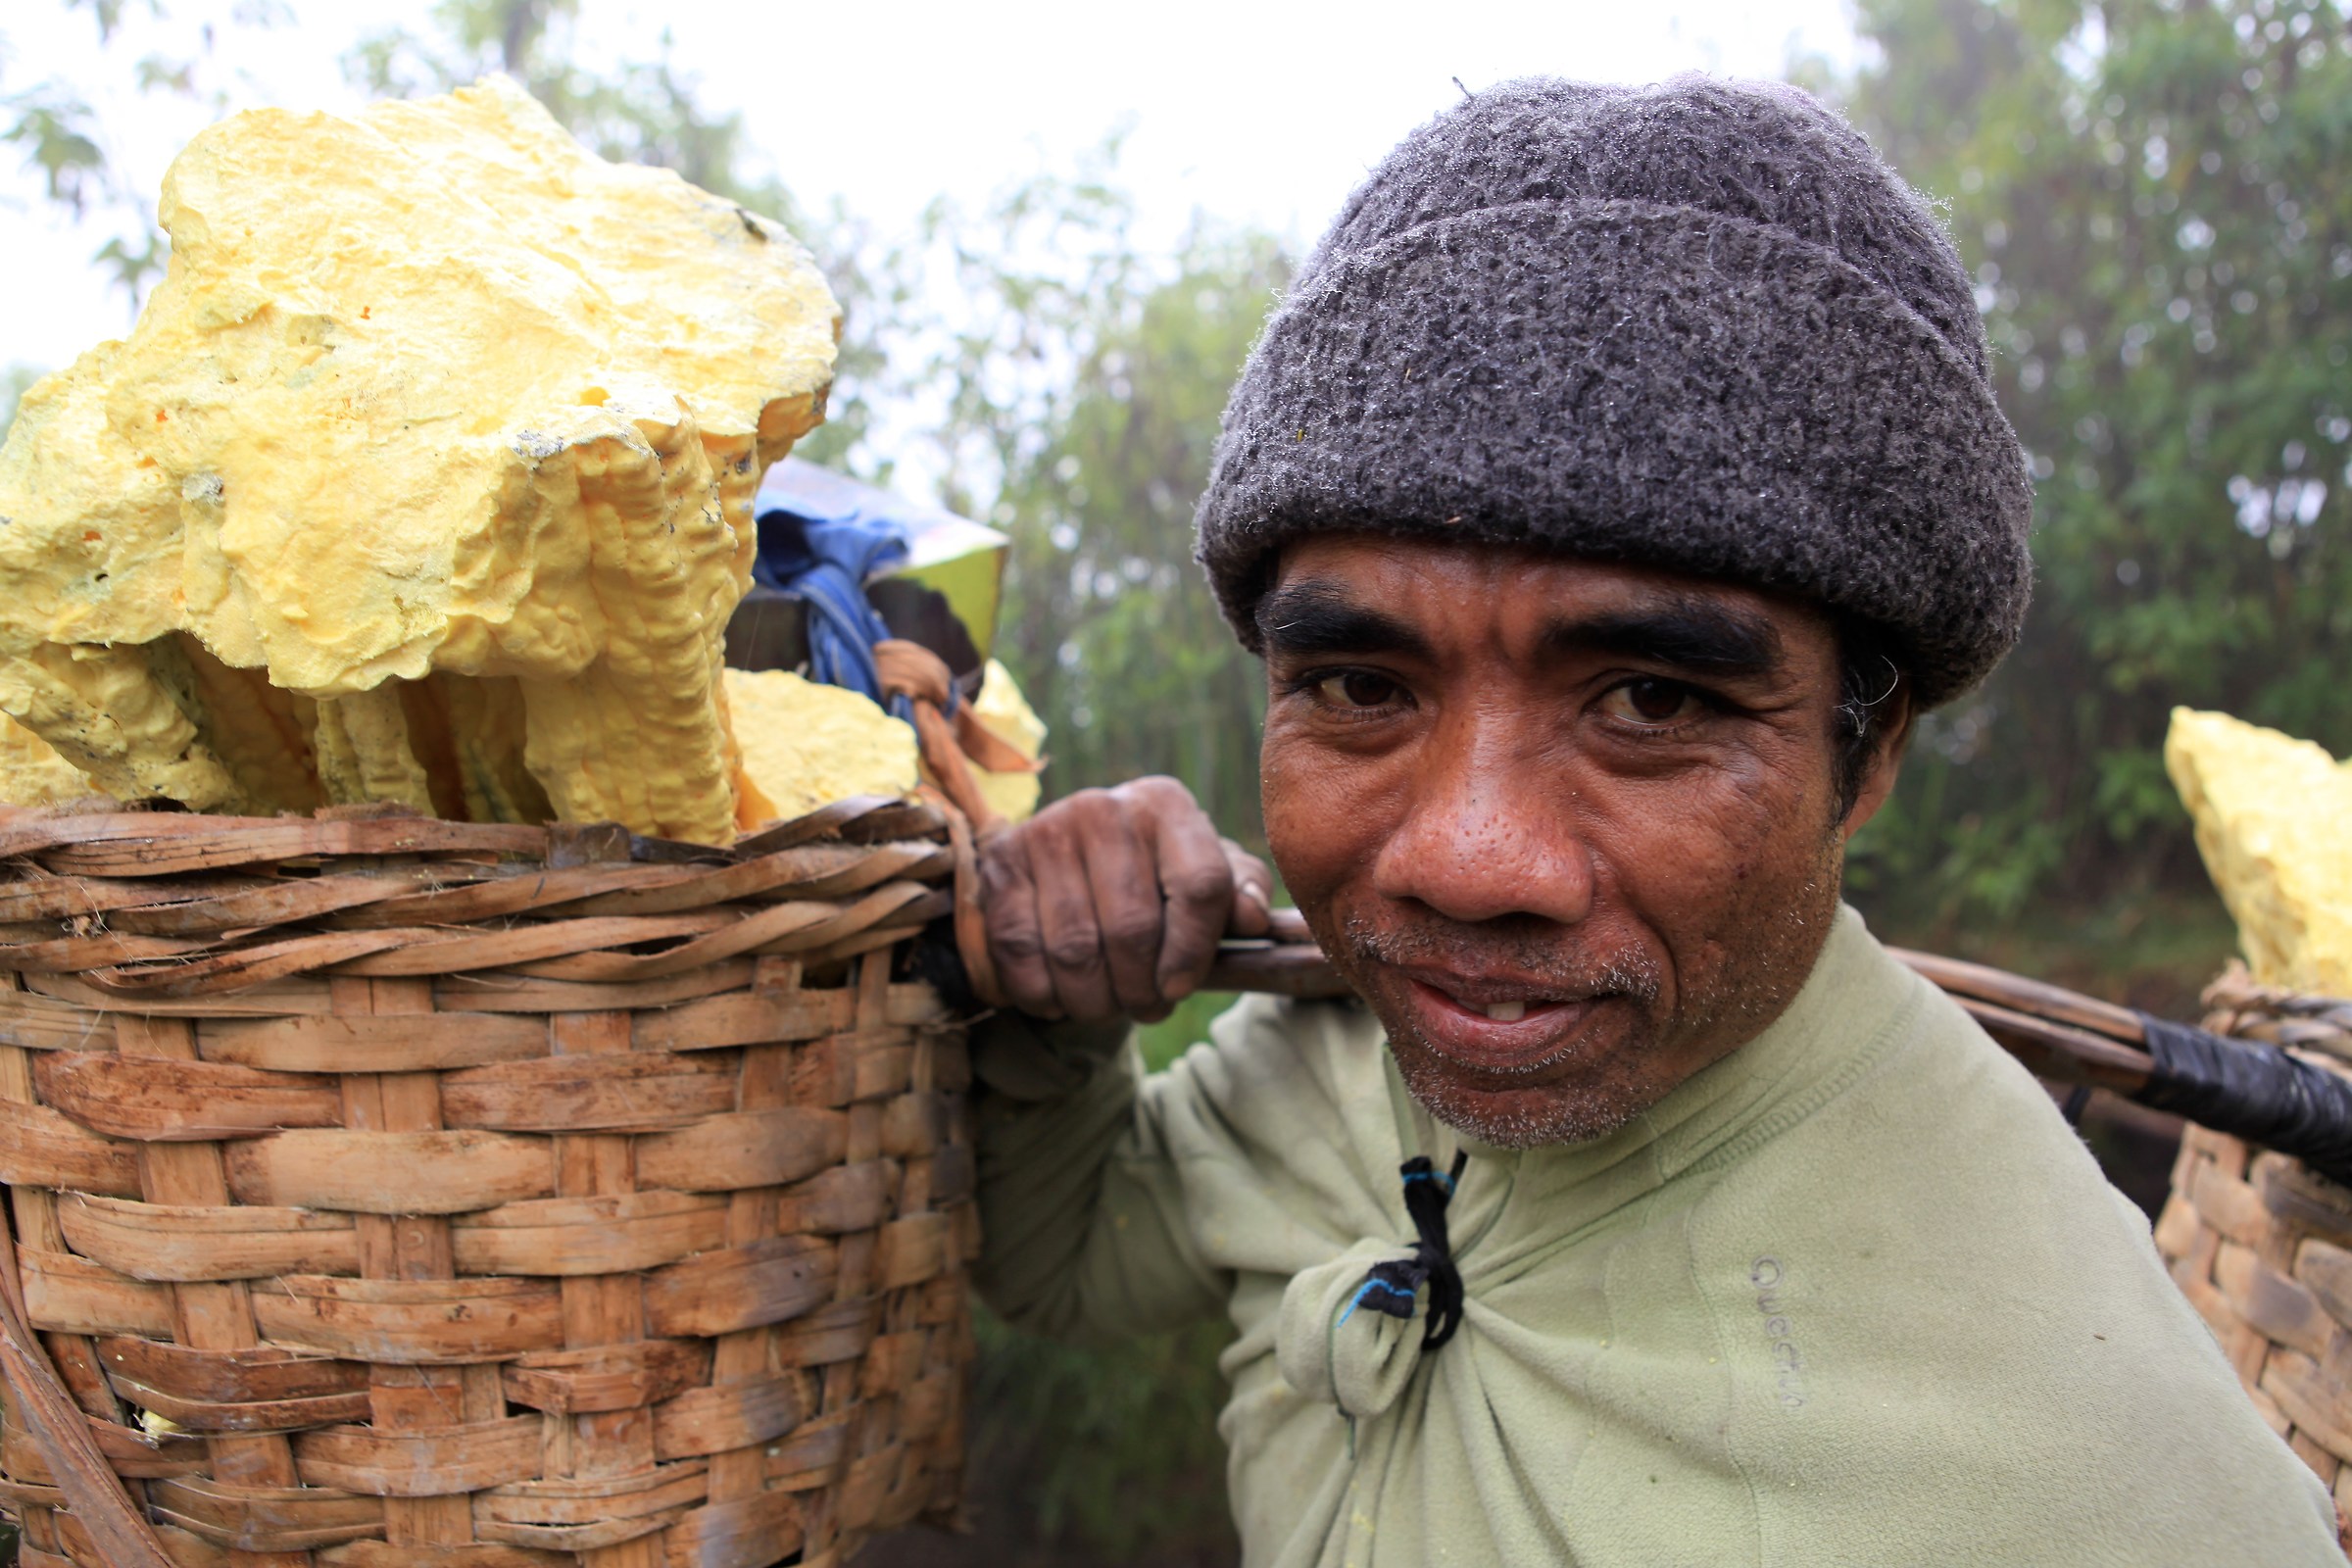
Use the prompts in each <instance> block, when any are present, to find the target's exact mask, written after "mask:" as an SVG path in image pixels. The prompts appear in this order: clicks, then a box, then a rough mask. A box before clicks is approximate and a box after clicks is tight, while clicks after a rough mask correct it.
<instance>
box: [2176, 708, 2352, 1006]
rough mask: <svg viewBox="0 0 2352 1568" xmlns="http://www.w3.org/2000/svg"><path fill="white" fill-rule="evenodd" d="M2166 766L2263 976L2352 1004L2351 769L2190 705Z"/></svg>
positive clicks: (2180, 714)
mask: <svg viewBox="0 0 2352 1568" xmlns="http://www.w3.org/2000/svg"><path fill="white" fill-rule="evenodd" d="M2164 761H2165V766H2166V768H2167V769H2169V770H2170V772H2171V773H2172V775H2173V783H2174V785H2175V786H2176V787H2177V788H2178V789H2179V790H2180V799H2181V800H2182V802H2183V803H2185V804H2186V805H2187V807H2188V809H2189V814H2190V815H2191V816H2192V817H2194V818H2195V819H2196V830H2197V848H2198V850H2199V851H2200V852H2202V853H2203V855H2204V857H2205V868H2206V870H2208V871H2209V872H2211V873H2212V875H2213V881H2214V885H2215V886H2216V887H2217V888H2219V889H2220V890H2221V894H2222V902H2223V903H2225V904H2227V905H2228V906H2229V912H2230V914H2231V915H2232V916H2234V917H2235V919H2236V921H2237V931H2238V942H2239V945H2240V946H2241V947H2243V948H2244V949H2245V954H2246V961H2247V963H2248V965H2249V966H2250V967H2251V968H2252V969H2253V971H2254V977H2255V978H2256V979H2257V980H2260V981H2262V982H2264V983H2265V984H2267V985H2276V986H2286V987H2291V988H2293V989H2295V990H2298V991H2313V992H2318V993H2320V994H2322V995H2325V996H2331V997H2352V765H2348V764H2345V763H2341V762H2338V761H2336V760H2335V759H2333V758H2331V757H2329V756H2328V755H2327V752H2326V751H2324V750H2323V749H2321V748H2320V747H2318V746H2315V745H2313V744H2312V743H2311V742H2309V741H2299V740H2296V739H2294V738H2292V737H2291V736H2286V735H2281V734H2279V733H2278V731H2277V730H2273V729H2263V728H2260V727H2259V726H2257V725H2253V724H2247V723H2243V722H2241V721H2240V720H2238V719H2234V718H2231V717H2229V715H2228V714H2227V713H2200V712H2194V711H2190V710H2188V709H2185V708H2177V709H2175V710H2173V722H2172V729H2171V732H2170V733H2169V734H2168V735H2167V736H2166V738H2165V743H2164Z"/></svg>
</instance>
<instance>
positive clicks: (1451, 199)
mask: <svg viewBox="0 0 2352 1568" xmlns="http://www.w3.org/2000/svg"><path fill="white" fill-rule="evenodd" d="M1987 372H1988V351H1987V349H1986V346H1985V331H1984V328H1983V326H1982V324H1981V323H1980V322H1979V320H1978V319H1977V310H1976V303H1975V299H1974V297H1973V293H1972V290H1971V288H1970V284H1969V279H1968V276H1967V274H1966V272H1965V271H1964V270H1962V268H1961V264H1960V258H1959V255H1958V254H1957V252H1955V251H1954V249H1953V248H1952V243H1951V241H1950V239H1949V238H1948V237H1947V236H1946V235H1945V233H1944V231H1943V229H1942V227H1941V225H1940V224H1939V223H1938V222H1937V221H1936V217H1935V215H1934V214H1933V213H1932V212H1931V211H1930V210H1929V208H1928V206H1927V204H1926V202H1925V201H1924V200H1923V199H1922V198H1921V197H1920V196H1919V195H1918V194H1917V193H1915V192H1914V191H1912V190H1911V189H1910V187H1909V186H1907V185H1905V184H1904V183H1903V182H1902V180H1901V179H1900V178H1899V177H1897V176H1896V175H1895V174H1894V172H1892V171H1891V170H1889V169H1888V168H1887V165H1886V164H1885V163H1884V162H1883V161H1882V160H1881V159H1880V158H1879V156H1878V155H1877V154H1876V153H1875V152H1873V151H1872V150H1871V148H1870V145H1869V144H1868V143H1867V142H1865V141H1864V140H1863V139H1862V137H1861V136H1860V135H1858V134H1857V133H1856V132H1854V131H1853V130H1852V129H1851V128H1849V127H1848V126H1847V125H1846V124H1845V123H1843V122H1842V121H1840V120H1839V119H1838V118H1837V117H1836V116H1835V115H1833V114H1831V113H1830V112H1829V111H1828V110H1826V109H1824V108H1822V107H1821V105H1820V104H1818V103H1816V102H1815V101H1814V100H1813V99H1812V98H1811V97H1809V96H1808V95H1806V94H1805V93H1803V92H1801V91H1799V90H1797V89H1795V88H1793V87H1787V86H1781V85H1777V84H1757V83H1740V82H1727V81H1717V80H1709V79H1707V78H1704V77H1699V76H1682V77H1677V78H1676V79H1674V80H1671V81H1668V82H1665V83H1663V84H1661V85H1656V86H1650V87H1618V86H1594V85H1588V84H1583V83H1577V82H1567V81H1558V80H1548V79H1529V80H1524V81H1515V82H1509V83H1506V84H1504V85H1502V86H1499V87H1495V88H1494V89H1492V90H1490V91H1487V92H1483V93H1480V94H1478V95H1477V96H1475V97H1474V98H1472V99H1470V100H1469V101H1468V102H1466V103H1463V104H1461V105H1460V106H1458V107H1456V108H1454V109H1452V110H1450V111H1448V112H1447V113H1446V114H1443V115H1441V116H1439V117H1438V118H1437V119H1436V120H1434V121H1432V122H1431V123H1428V124H1427V125H1424V126H1423V127H1422V128H1421V129H1419V130H1418V131H1416V132H1414V133H1413V134H1412V135H1411V136H1410V137H1408V138H1406V140H1405V141H1404V142H1403V143H1402V144H1401V145H1399V146H1398V147H1397V149H1396V151H1394V152H1393V153H1391V154H1390V155H1389V157H1388V159H1387V160H1386V161H1385V162H1384V163H1382V164H1381V166H1380V167H1379V168H1378V169H1377V170H1375V171H1374V172H1373V173H1372V175H1371V177H1370V178H1369V179H1368V180H1366V181H1365V183H1364V184H1363V186H1362V187H1361V188H1360V189H1358V190H1357V191H1356V192H1355V194H1354V195H1353V196H1352V197H1350V198H1349V199H1348V204H1347V206H1346V207H1345V208H1344V209H1343V210H1342V212H1341V213H1340V216H1339V219H1338V221H1336V222H1335V223H1334V224H1333V225H1332V228H1331V232H1330V233H1329V234H1327V235H1325V236H1324V239H1323V242H1322V244H1321V245H1320V246H1319V247H1317V249H1316V251H1315V253H1314V254H1313V255H1312V256H1311V257H1310V258H1309V259H1308V261H1307V263H1306V265H1305V267H1304V269H1303V270H1301V272H1300V274H1299V278H1298V280H1297V282H1296V284H1295V285H1294V287H1293V289H1292V291H1291V293H1290V295H1289V296H1288V298H1286V299H1285V300H1284V302H1283V303H1282V305H1281V306H1280V307H1279V308H1278V309H1277V310H1276V312H1275V313H1274V316H1273V318H1272V319H1270V320H1269V321H1268V323H1267V326H1266V331H1265V335H1264V336H1263V338H1261V339H1260V341H1259V343H1258V345H1257V347H1256V349H1255V350H1254V351H1253V352H1252V353H1251V355H1250V363H1249V365H1248V367H1247V368H1245V369H1244V370H1243V372H1242V378H1241V380H1240V382H1239V383H1238V384H1237V385H1236V386H1235V388H1234V391H1233V397H1232V400H1231V402H1230V403H1229V404H1228V405H1227V407H1226V411H1225V420H1224V431H1223V434H1222V436H1221V437H1220V439H1219V441H1218V445H1217V455H1216V462H1215V465H1214V467H1213V470H1212V472H1211V475H1210V479H1209V485H1208V489H1207V492H1206V493H1205V494H1204V495H1203V496H1202V498H1201V506H1200V512H1199V518H1198V520H1199V527H1200V538H1199V555H1200V559H1201V564H1203V565H1204V566H1205V567H1206V568H1207V569H1208V573H1209V578H1210V581H1211V583H1212V584H1213V585H1214V587H1215V589H1216V593H1217V597H1218V600H1219V602H1220V603H1221V604H1222V605H1223V607H1224V610H1225V613H1226V616H1227V617H1228V618H1229V619H1230V620H1231V621H1232V622H1233V625H1234V627H1235V629H1236V630H1237V631H1238V632H1239V633H1240V635H1241V637H1242V640H1243V641H1244V642H1245V643H1247V644H1249V645H1250V647H1252V648H1256V647H1257V646H1258V636H1257V630H1256V626H1255V624H1254V622H1253V620H1252V614H1253V612H1254V609H1255V606H1256V602H1257V600H1258V598H1259V597H1260V596H1261V595H1262V594H1263V593H1264V591H1265V589H1266V586H1267V583H1268V578H1269V574H1270V571H1271V567H1272V562H1273V557H1274V552H1275V551H1276V550H1277V549H1278V548H1279V547H1280V546H1281V545H1282V543H1283V542H1284V541H1285V540H1288V539H1292V538H1295V537H1297V536H1299V535H1300V534H1304V533H1310V532H1316V533H1321V532H1334V531H1343V530H1344V531H1358V532H1375V533H1387V534H1392V535H1407V536H1421V537H1431V538H1444V539H1459V538H1463V537H1471V538H1478V539H1486V540H1493V541H1497V542H1507V543H1519V544H1531V545H1536V546H1541V547H1544V548H1550V549H1555V550H1558V551H1560V552H1562V553H1565V554H1571V555H1577V556H1586V557H1592V558H1595V559H1599V560H1606V561H1619V562H1630V563H1640V564H1650V565H1660V566H1668V567H1673V568H1676V569H1680V570H1685V571H1690V572H1694V573H1697V574H1700V575H1702V576H1709V577H1718V578H1726V579H1732V580H1736V581H1740V582H1743V583H1749V584H1753V585H1756V586H1759V587H1766V588H1773V589H1778V590H1782V591H1786V592H1791V593H1795V594H1799V595H1803V596H1805V597H1807V598H1811V599H1814V600H1816V601H1818V602H1820V603H1822V604H1824V605H1826V606H1828V607H1829V608H1831V609H1832V610H1833V611H1835V612H1838V613H1842V614H1844V615H1847V616H1852V617H1859V618H1861V619H1863V620H1866V621H1868V622H1872V623H1875V625H1876V626H1878V627H1879V628H1880V629H1881V630H1882V631H1883V632H1885V633H1886V634H1887V635H1889V636H1891V637H1892V638H1893V640H1894V642H1895V644H1896V646H1897V647H1898V648H1899V649H1900V650H1901V651H1902V654H1903V655H1904V657H1905V662H1906V665H1907V667H1908V669H1909V671H1910V673H1911V676H1912V679H1913V682H1914V687H1913V691H1914V697H1915V700H1916V701H1917V702H1918V703H1919V704H1920V705H1921V706H1923V707H1933V706H1935V705H1936V704H1938V703H1941V702H1944V701H1946V700H1948V699H1949V698H1951V697H1954V696H1956V695H1958V694H1959V693H1961V692H1963V691H1965V690H1966V689H1968V688H1969V687H1970V686H1972V685H1974V684H1976V682H1978V681H1979V680H1981V679H1983V678H1984V677H1985V674H1986V673H1988V672H1989V671H1990V670H1991V668H1992V666H1993V665H1994V664H1996V663H1998V662H2000V659H2001V657H2002V655H2004V654H2005V653H2007V652H2008V650H2009V648H2010V647H2011V645H2013V644H2014V643H2015V642H2016V640H2017V635H2018V631H2019V629H2020V626H2021V624H2022V622H2023V620H2024V617H2025V611H2026V601H2027V597H2028V593H2029V591H2030V587H2031V578H2032V565H2031V563H2030V560H2029V558H2028V556H2027V550H2026V531H2027V524H2028V521H2029V518H2030V516H2031V513H2032V507H2033V495H2032V488H2031V485H2030V482H2029V479H2028V476H2027V469H2026V459H2025V455H2024V453H2023V452H2022V451H2021V449H2020V448H2019V446H2018V441H2017V437H2016V435H2015V433H2014V432H2012V431H2011V429H2010V427H2009V423H2008V421H2007V420H2006V419H2004V418H2003V417H2001V412H2000V410H1999V409H1998V408H1997V407H1996V406H1995V405H1994V403H1993V396H1992V387H1991V383H1990V380H1989V377H1988V373H1987Z"/></svg>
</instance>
